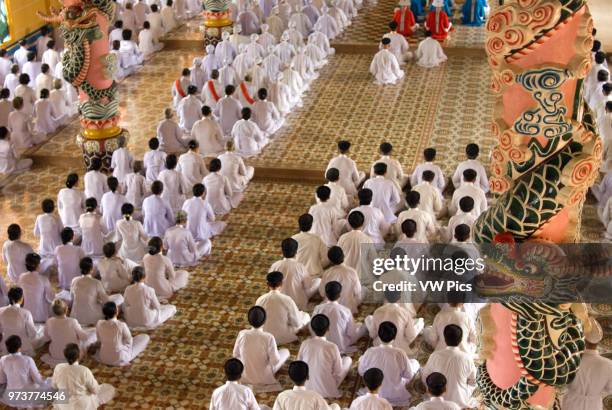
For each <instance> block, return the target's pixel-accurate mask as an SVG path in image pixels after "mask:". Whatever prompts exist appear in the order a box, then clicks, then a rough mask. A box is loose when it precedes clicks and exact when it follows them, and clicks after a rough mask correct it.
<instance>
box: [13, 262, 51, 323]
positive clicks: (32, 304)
mask: <svg viewBox="0 0 612 410" xmlns="http://www.w3.org/2000/svg"><path fill="white" fill-rule="evenodd" d="M25 264H26V271H25V272H23V273H22V274H21V275H19V287H20V288H21V289H22V290H23V297H24V303H23V307H24V309H26V310H28V311H29V312H30V313H32V319H33V320H34V322H36V323H44V322H46V321H47V319H48V318H49V311H50V310H51V303H52V302H53V297H54V296H55V295H54V292H53V289H52V288H51V283H50V282H49V278H48V277H47V276H44V275H42V274H41V273H40V272H38V270H39V269H40V256H39V255H38V254H36V253H28V254H27V255H26V257H25Z"/></svg>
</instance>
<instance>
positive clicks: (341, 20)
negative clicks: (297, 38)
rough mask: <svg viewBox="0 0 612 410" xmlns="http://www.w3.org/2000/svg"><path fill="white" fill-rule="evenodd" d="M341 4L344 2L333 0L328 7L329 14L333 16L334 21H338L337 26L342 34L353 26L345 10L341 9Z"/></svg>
mask: <svg viewBox="0 0 612 410" xmlns="http://www.w3.org/2000/svg"><path fill="white" fill-rule="evenodd" d="M341 3H342V2H341V1H340V0H332V1H331V2H330V4H329V6H328V7H329V11H328V14H329V15H330V16H332V17H333V18H334V20H336V24H337V25H338V30H340V32H342V31H344V29H346V28H347V27H348V26H350V25H351V20H350V19H349V18H348V17H347V15H346V13H345V12H344V10H342V9H341V8H340V4H341ZM315 31H316V30H315Z"/></svg>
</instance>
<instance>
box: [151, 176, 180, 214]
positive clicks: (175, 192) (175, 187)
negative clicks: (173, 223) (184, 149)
mask: <svg viewBox="0 0 612 410" xmlns="http://www.w3.org/2000/svg"><path fill="white" fill-rule="evenodd" d="M157 179H158V180H159V181H161V182H162V183H163V184H164V191H163V192H162V194H161V197H162V199H163V200H165V201H166V202H167V203H168V205H170V208H171V209H172V214H173V215H176V212H177V211H180V210H181V207H182V206H183V202H185V181H184V180H183V175H182V174H181V173H180V172H178V171H177V170H176V169H164V170H163V171H162V172H160V173H159V176H158V177H157ZM173 219H174V218H173Z"/></svg>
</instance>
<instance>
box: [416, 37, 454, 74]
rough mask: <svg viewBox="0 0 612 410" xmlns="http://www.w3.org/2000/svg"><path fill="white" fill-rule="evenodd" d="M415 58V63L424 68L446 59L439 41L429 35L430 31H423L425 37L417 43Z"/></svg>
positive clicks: (438, 63)
mask: <svg viewBox="0 0 612 410" xmlns="http://www.w3.org/2000/svg"><path fill="white" fill-rule="evenodd" d="M416 59H417V64H418V65H420V66H421V67H425V68H433V67H437V66H439V65H440V64H442V63H443V62H445V61H446V60H448V58H447V57H446V54H444V50H442V46H441V45H440V42H439V41H438V40H436V39H434V38H433V37H432V36H431V32H430V31H427V32H425V39H423V40H421V42H420V43H419V46H418V48H417V51H416Z"/></svg>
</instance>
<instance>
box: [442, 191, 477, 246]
mask: <svg viewBox="0 0 612 410" xmlns="http://www.w3.org/2000/svg"><path fill="white" fill-rule="evenodd" d="M473 210H474V198H472V197H471V196H464V197H463V198H461V199H460V200H459V210H458V211H457V213H456V214H455V215H453V216H452V217H451V218H450V219H449V220H448V226H447V227H446V237H447V240H448V241H449V242H450V241H452V240H453V239H454V238H455V229H456V228H457V226H459V225H467V226H468V228H470V230H471V228H472V226H473V225H474V222H476V217H475V216H474V214H473V213H472V211H473Z"/></svg>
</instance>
